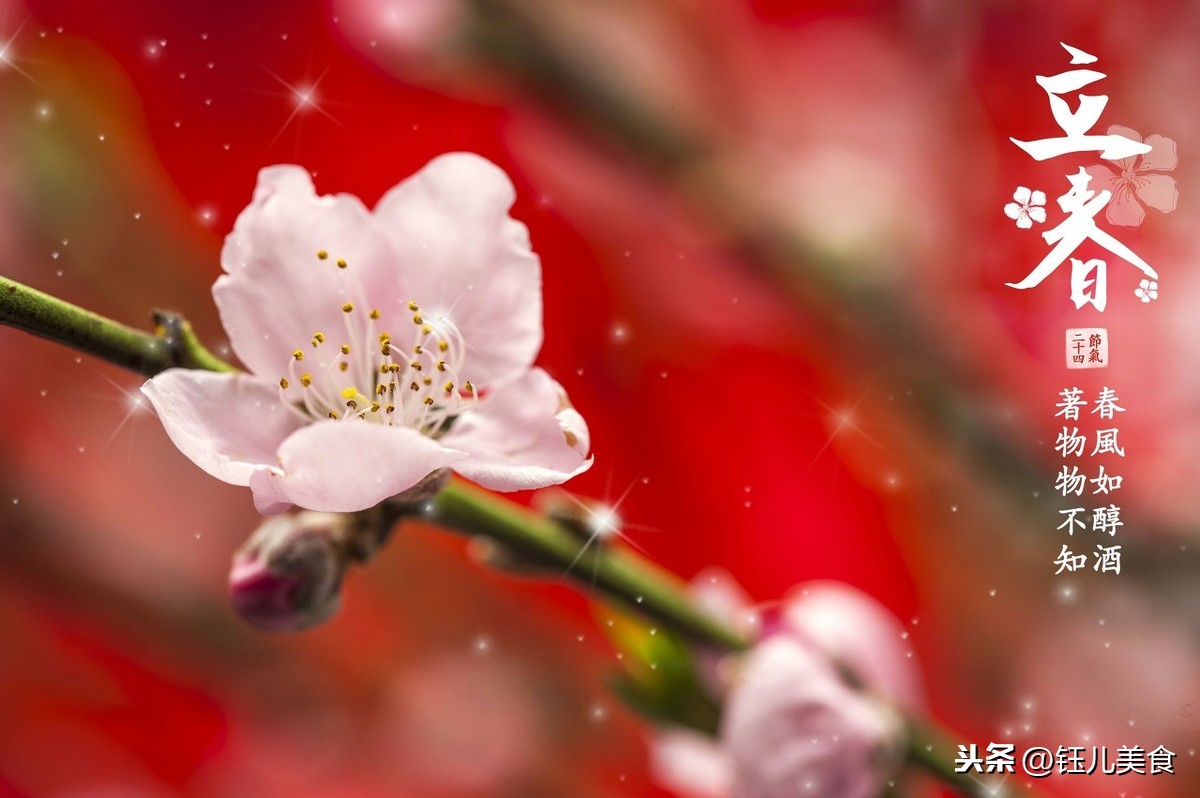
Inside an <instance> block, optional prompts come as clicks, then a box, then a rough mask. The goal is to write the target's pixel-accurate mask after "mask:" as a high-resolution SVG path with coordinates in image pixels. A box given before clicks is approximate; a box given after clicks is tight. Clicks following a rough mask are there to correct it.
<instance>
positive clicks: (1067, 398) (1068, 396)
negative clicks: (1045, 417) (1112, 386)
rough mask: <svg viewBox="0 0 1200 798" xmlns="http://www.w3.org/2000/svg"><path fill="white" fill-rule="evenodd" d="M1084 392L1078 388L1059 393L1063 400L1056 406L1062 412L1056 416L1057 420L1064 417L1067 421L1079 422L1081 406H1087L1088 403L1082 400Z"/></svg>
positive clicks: (1065, 389) (1064, 389)
mask: <svg viewBox="0 0 1200 798" xmlns="http://www.w3.org/2000/svg"><path fill="white" fill-rule="evenodd" d="M1082 394H1083V391H1081V390H1079V389H1078V388H1063V389H1062V390H1061V391H1059V392H1058V395H1059V396H1061V397H1062V398H1063V400H1062V401H1061V402H1059V403H1058V404H1056V405H1055V407H1057V408H1060V410H1059V411H1058V412H1057V413H1055V414H1054V416H1055V418H1057V417H1058V416H1062V417H1063V418H1065V419H1066V420H1067V421H1078V420H1079V408H1080V406H1081V405H1086V404H1087V402H1086V401H1085V400H1083V399H1081V398H1080V396H1081V395H1082Z"/></svg>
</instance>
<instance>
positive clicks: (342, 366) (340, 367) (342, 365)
mask: <svg viewBox="0 0 1200 798" xmlns="http://www.w3.org/2000/svg"><path fill="white" fill-rule="evenodd" d="M348 368H350V364H349V363H345V362H342V363H338V371H345V370H346V369H348Z"/></svg>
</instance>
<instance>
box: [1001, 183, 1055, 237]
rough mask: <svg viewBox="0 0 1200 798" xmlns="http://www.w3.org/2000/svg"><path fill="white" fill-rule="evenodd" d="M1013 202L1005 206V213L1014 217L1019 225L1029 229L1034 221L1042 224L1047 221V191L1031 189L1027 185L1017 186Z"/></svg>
mask: <svg viewBox="0 0 1200 798" xmlns="http://www.w3.org/2000/svg"><path fill="white" fill-rule="evenodd" d="M1013 200H1014V201H1013V202H1010V203H1008V204H1007V205H1005V206H1004V215H1005V216H1007V217H1008V218H1009V219H1014V220H1015V221H1016V223H1017V227H1019V228H1021V229H1022V230H1028V229H1029V228H1031V227H1033V223H1034V222H1037V223H1038V224H1041V223H1042V222H1044V221H1046V207H1045V206H1046V192H1044V191H1031V190H1029V189H1028V188H1026V187H1025V186H1017V190H1016V191H1014V192H1013Z"/></svg>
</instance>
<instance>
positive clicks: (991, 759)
mask: <svg viewBox="0 0 1200 798" xmlns="http://www.w3.org/2000/svg"><path fill="white" fill-rule="evenodd" d="M987 750H988V756H987V767H986V770H987V772H988V773H1016V772H1017V760H1016V755H1015V752H1016V746H1015V745H1013V744H1012V743H988V747H987Z"/></svg>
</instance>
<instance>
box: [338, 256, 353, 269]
mask: <svg viewBox="0 0 1200 798" xmlns="http://www.w3.org/2000/svg"><path fill="white" fill-rule="evenodd" d="M337 265H338V268H339V269H344V268H346V267H347V266H349V265H350V264H348V263H346V259H345V258H338V259H337Z"/></svg>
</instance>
